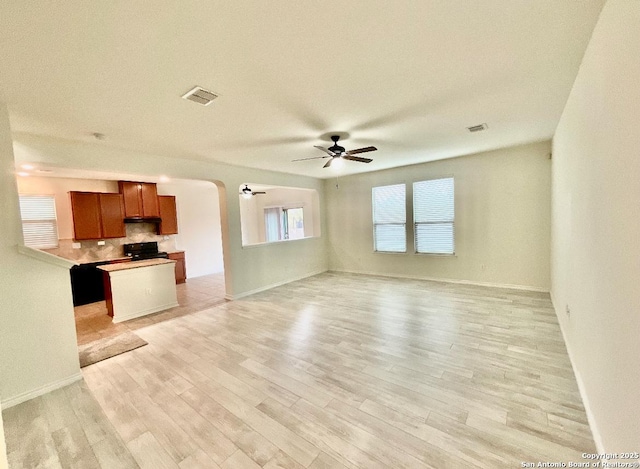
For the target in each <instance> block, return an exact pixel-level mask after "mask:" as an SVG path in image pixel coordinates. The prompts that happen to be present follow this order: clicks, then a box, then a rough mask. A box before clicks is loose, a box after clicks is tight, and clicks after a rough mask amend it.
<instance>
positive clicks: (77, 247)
mask: <svg viewBox="0 0 640 469" xmlns="http://www.w3.org/2000/svg"><path fill="white" fill-rule="evenodd" d="M81 247H82V244H80V243H71V249H80V248H81Z"/></svg>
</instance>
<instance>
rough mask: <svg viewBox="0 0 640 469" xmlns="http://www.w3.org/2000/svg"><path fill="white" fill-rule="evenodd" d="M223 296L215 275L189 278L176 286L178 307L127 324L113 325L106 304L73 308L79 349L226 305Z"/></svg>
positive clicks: (220, 275)
mask: <svg viewBox="0 0 640 469" xmlns="http://www.w3.org/2000/svg"><path fill="white" fill-rule="evenodd" d="M224 295H225V289H224V274H223V273H218V274H211V275H203V276H202V277H195V278H190V279H189V280H188V281H187V282H186V283H181V284H179V285H176V296H177V299H178V305H179V306H176V307H175V308H169V309H167V310H165V311H162V312H160V313H157V314H151V315H149V316H143V317H141V318H136V319H132V320H130V321H125V322H119V323H114V322H113V321H112V320H111V317H109V315H108V313H107V304H106V302H105V301H97V302H95V303H89V304H86V305H82V306H76V307H75V308H73V310H74V315H75V320H76V335H77V337H78V345H84V344H87V343H89V342H92V341H94V340H98V339H104V338H106V337H114V336H116V335H119V334H122V333H123V332H126V331H128V330H129V331H135V330H136V329H140V328H141V327H145V326H149V325H151V324H156V323H158V322H162V321H167V320H169V319H173V318H177V317H179V316H184V315H185V314H191V313H195V312H197V311H202V310H204V309H208V308H211V307H213V306H217V305H219V304H222V303H224V302H225V299H224Z"/></svg>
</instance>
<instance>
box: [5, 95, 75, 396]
mask: <svg viewBox="0 0 640 469" xmlns="http://www.w3.org/2000/svg"><path fill="white" fill-rule="evenodd" d="M14 174H15V166H14V155H13V153H12V142H11V132H10V128H9V119H8V113H7V109H6V106H4V105H0V213H1V214H2V216H1V217H0V259H2V263H1V264H0V299H1V302H2V306H1V308H0V400H1V401H2V402H3V403H4V404H3V407H5V404H6V403H7V402H10V403H16V402H17V401H19V400H20V399H22V398H24V397H34V393H36V394H37V393H38V392H44V391H46V390H50V389H51V388H52V387H53V388H55V387H56V386H59V385H61V384H65V383H67V382H69V381H70V380H73V379H75V378H79V376H80V375H79V372H80V366H79V362H78V348H77V346H76V332H75V322H74V317H73V303H72V298H71V282H70V281H69V271H68V268H64V267H60V266H57V265H52V264H48V263H44V262H40V261H38V260H35V259H33V258H31V257H27V256H24V255H21V254H19V253H18V245H19V244H22V228H21V223H20V211H19V205H18V191H17V186H16V180H15V175H14Z"/></svg>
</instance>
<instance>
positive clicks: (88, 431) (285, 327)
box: [3, 273, 596, 469]
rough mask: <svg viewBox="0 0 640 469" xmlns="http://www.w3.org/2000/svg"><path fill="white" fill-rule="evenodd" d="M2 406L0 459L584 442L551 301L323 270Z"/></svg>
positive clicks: (151, 460) (130, 462) (152, 459)
mask: <svg viewBox="0 0 640 469" xmlns="http://www.w3.org/2000/svg"><path fill="white" fill-rule="evenodd" d="M136 333H137V334H138V335H140V336H141V337H142V338H144V339H145V340H146V341H148V342H149V345H147V346H145V347H142V348H140V349H137V350H134V351H132V352H129V353H126V354H123V355H120V356H117V357H114V358H111V359H108V360H105V361H103V362H100V363H97V364H95V365H91V366H89V367H87V368H84V369H83V374H84V378H85V380H84V382H81V383H77V384H74V385H72V386H69V387H67V388H65V389H63V390H58V391H55V392H54V393H50V394H48V395H45V396H42V397H41V398H38V399H34V400H32V401H29V402H27V403H24V404H22V405H20V406H16V407H13V408H11V409H7V410H6V411H5V412H4V414H3V417H4V419H5V427H6V431H7V445H8V450H9V457H10V464H11V467H12V468H19V467H81V468H92V467H103V468H120V467H122V468H128V467H141V468H147V467H148V468H164V467H167V468H182V469H184V468H214V469H215V468H223V469H232V468H259V467H264V468H268V469H273V468H303V467H308V468H312V469H319V468H367V469H369V468H435V469H440V468H463V467H464V468H475V467H479V468H491V469H494V468H502V467H504V468H511V467H522V465H521V463H522V462H523V461H535V462H537V461H565V462H568V461H582V459H581V456H580V455H581V453H582V452H595V451H596V450H595V446H594V444H593V440H592V438H591V434H590V431H589V428H588V425H587V419H586V415H585V411H584V408H583V406H582V403H581V400H580V396H579V393H578V389H577V386H576V382H575V379H574V376H573V373H572V370H571V365H570V363H569V360H568V357H567V353H566V350H565V347H564V344H563V341H562V336H561V333H560V329H559V326H558V323H557V321H556V318H555V315H554V312H553V309H552V307H551V303H550V300H549V297H548V295H546V294H539V293H530V292H518V291H514V290H503V289H495V288H485V287H475V286H464V285H455V284H446V283H437V282H427V281H418V280H399V279H390V278H381V277H372V276H363V275H351V274H337V273H325V274H321V275H318V276H315V277H311V278H309V279H305V280H302V281H298V282H294V283H291V284H288V285H285V286H282V287H279V288H275V289H272V290H269V291H267V292H263V293H260V294H256V295H252V296H250V297H247V298H244V299H241V300H236V301H233V302H229V303H226V304H223V305H219V306H216V307H213V308H210V309H206V310H204V311H200V312H197V313H193V314H188V315H183V316H180V317H176V318H174V319H171V320H168V321H164V322H159V323H156V324H151V325H148V326H145V327H142V328H139V329H137V331H136Z"/></svg>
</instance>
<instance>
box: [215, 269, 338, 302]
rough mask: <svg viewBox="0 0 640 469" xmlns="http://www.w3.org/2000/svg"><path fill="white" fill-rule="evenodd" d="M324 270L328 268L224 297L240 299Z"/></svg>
mask: <svg viewBox="0 0 640 469" xmlns="http://www.w3.org/2000/svg"><path fill="white" fill-rule="evenodd" d="M324 272H327V269H323V270H317V271H315V272H311V273H308V274H304V275H302V276H299V277H295V278H290V279H287V280H283V281H282V282H276V283H271V284H269V285H265V286H264V287H260V288H256V289H254V290H249V291H246V292H242V293H238V294H237V295H225V296H224V299H225V300H229V301H233V300H238V299H240V298H244V297H245V296H249V295H253V294H255V293H260V292H263V291H266V290H271V289H272V288H276V287H281V286H282V285H286V284H287V283H291V282H297V281H298V280H302V279H303V278H309V277H313V276H314V275H318V274H322V273H324Z"/></svg>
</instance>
